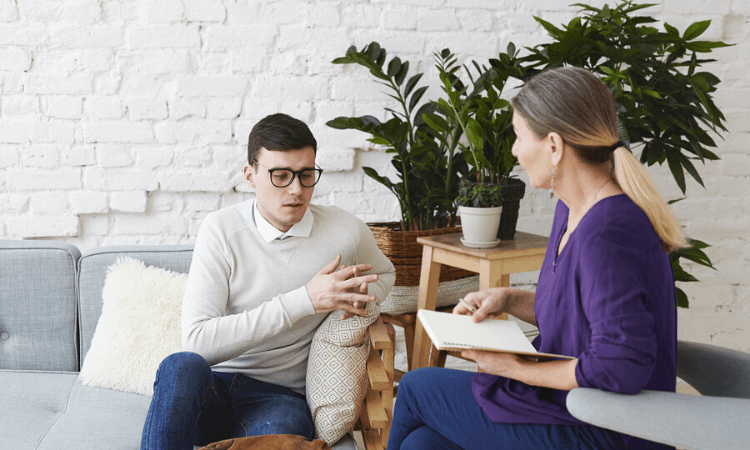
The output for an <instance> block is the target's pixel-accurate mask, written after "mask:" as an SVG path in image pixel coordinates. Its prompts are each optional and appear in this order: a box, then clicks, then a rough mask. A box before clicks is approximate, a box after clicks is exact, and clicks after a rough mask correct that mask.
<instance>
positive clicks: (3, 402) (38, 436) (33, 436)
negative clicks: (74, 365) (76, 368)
mask: <svg viewBox="0 0 750 450" xmlns="http://www.w3.org/2000/svg"><path fill="white" fill-rule="evenodd" d="M76 376H77V374H75V373H69V372H37V371H28V370H0V424H2V426H0V442H1V443H2V447H3V448H12V449H35V448H37V446H38V445H39V443H40V442H41V441H42V440H43V439H44V436H45V435H46V434H47V432H48V431H49V429H50V428H52V426H53V425H54V424H55V422H56V421H57V420H58V419H59V418H60V416H61V415H62V414H64V413H65V408H66V407H67V403H68V397H69V395H70V391H71V388H72V386H73V383H74V382H75V379H76Z"/></svg>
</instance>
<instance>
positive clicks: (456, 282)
mask: <svg viewBox="0 0 750 450" xmlns="http://www.w3.org/2000/svg"><path fill="white" fill-rule="evenodd" d="M333 63H334V64H356V65H359V66H363V67H365V68H367V69H368V70H369V72H370V74H371V75H372V76H373V77H374V78H375V80H376V81H378V82H379V83H380V84H382V85H383V86H385V88H386V92H387V94H388V96H389V97H390V98H391V99H393V100H394V101H395V105H396V106H395V108H393V107H389V106H387V105H386V106H384V109H385V111H387V113H388V115H389V118H388V120H386V121H381V120H379V119H377V118H376V117H374V116H371V115H365V116H361V117H337V118H335V119H333V120H330V121H328V122H327V125H328V126H330V127H332V128H335V129H342V130H347V129H353V130H358V131H361V132H363V133H366V134H367V135H369V136H370V137H369V138H368V139H367V140H368V141H369V142H370V143H372V144H374V145H379V146H382V147H385V149H386V152H387V153H390V154H392V156H393V158H392V160H391V163H392V165H393V168H394V169H395V170H396V174H397V177H396V178H395V179H391V178H389V177H388V176H386V175H384V174H380V173H378V172H377V171H376V170H375V169H374V168H372V167H363V170H364V172H365V174H366V175H367V176H369V177H370V178H372V179H374V180H375V181H377V182H378V183H380V184H382V185H383V186H385V187H386V188H388V190H390V191H391V192H392V193H393V194H394V195H395V196H396V199H397V200H398V202H399V206H400V211H401V220H400V221H399V222H389V223H370V224H368V225H369V226H370V229H371V230H372V232H373V235H374V236H375V239H376V241H377V243H378V246H379V247H380V249H381V250H382V251H383V253H385V255H386V256H387V257H388V258H389V259H390V260H391V261H392V262H393V263H394V265H395V266H396V287H395V288H394V289H393V290H392V291H391V294H390V295H389V298H388V299H386V301H385V302H384V303H383V305H382V308H383V309H382V310H383V312H387V313H391V314H396V313H402V312H413V311H416V292H417V290H418V286H419V276H420V269H421V264H422V246H421V244H419V243H417V241H416V240H417V238H418V237H421V236H430V235H436V234H446V233H456V232H458V231H460V227H459V225H458V221H457V216H456V205H455V202H454V199H455V196H456V193H457V192H458V181H459V178H460V174H461V173H464V172H465V171H466V163H465V161H464V159H463V154H462V153H461V152H460V151H457V148H456V146H457V140H453V139H447V140H446V139H444V138H443V136H438V134H437V133H436V132H435V131H434V130H433V129H432V128H431V127H430V126H429V125H427V123H426V122H425V120H424V116H425V115H426V114H429V113H431V112H432V111H434V108H435V106H434V104H432V103H430V102H423V103H422V104H420V101H421V99H422V97H423V95H424V94H425V91H426V90H427V88H428V87H427V86H420V85H419V84H420V80H421V79H422V76H423V73H417V74H414V75H412V76H409V66H410V64H409V61H404V60H401V59H400V58H399V57H392V58H391V59H390V60H388V58H387V52H386V50H385V49H384V48H382V47H381V46H380V45H379V44H378V43H377V42H371V43H370V44H368V45H366V46H365V47H363V48H362V49H361V50H357V48H356V47H355V46H352V47H350V48H349V49H348V50H347V51H346V55H345V56H343V57H340V58H336V59H335V60H334V61H333ZM456 132H457V131H456ZM468 278H471V279H468ZM441 280H442V281H443V282H442V283H441V284H440V287H439V288H438V306H443V305H450V304H455V303H456V301H457V299H458V298H459V297H461V296H463V295H465V294H466V293H468V292H470V291H471V290H476V288H477V286H478V284H477V282H476V277H475V276H474V274H473V273H471V272H467V271H465V270H461V269H456V268H449V267H445V268H444V269H443V271H442V273H441Z"/></svg>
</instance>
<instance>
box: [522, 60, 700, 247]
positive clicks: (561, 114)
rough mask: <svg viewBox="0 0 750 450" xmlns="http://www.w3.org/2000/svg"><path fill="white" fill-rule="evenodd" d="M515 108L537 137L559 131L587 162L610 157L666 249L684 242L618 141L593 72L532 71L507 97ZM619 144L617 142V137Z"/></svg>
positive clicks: (612, 113) (613, 115) (611, 107)
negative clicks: (538, 72) (518, 88)
mask: <svg viewBox="0 0 750 450" xmlns="http://www.w3.org/2000/svg"><path fill="white" fill-rule="evenodd" d="M511 104H512V105H513V108H514V110H515V112H517V113H518V114H520V115H521V117H523V118H524V119H525V120H526V123H527V124H528V126H529V128H530V129H531V130H532V131H533V132H534V134H536V135H537V137H539V138H542V137H544V136H547V135H548V134H549V133H551V132H556V133H558V134H559V135H560V136H561V137H562V139H563V141H565V143H566V144H568V145H569V146H570V147H572V148H574V149H575V150H576V151H577V152H578V155H579V156H580V157H581V159H582V160H584V161H586V162H588V163H590V164H602V163H605V162H607V161H612V165H613V178H614V180H615V182H616V183H617V184H618V185H619V186H620V188H621V189H622V190H623V192H625V194H626V195H627V196H628V197H630V199H631V200H633V202H634V203H635V204H636V205H638V206H639V207H640V208H641V209H642V210H643V212H645V213H646V216H648V219H649V221H650V222H651V225H652V226H653V227H654V230H655V231H656V234H657V235H658V236H659V238H660V239H661V241H662V246H663V247H664V249H665V250H667V251H668V252H671V251H673V250H676V249H677V248H679V247H684V246H686V245H687V242H686V241H685V237H684V235H683V233H682V227H681V226H680V223H679V222H678V221H677V218H676V217H675V215H674V213H672V211H671V210H670V209H669V207H668V206H667V203H666V202H665V201H664V199H663V198H662V197H661V195H660V194H659V191H657V190H656V187H655V186H654V184H653V182H651V178H649V176H648V173H646V170H645V169H644V168H643V165H642V164H641V163H640V162H639V161H638V160H637V159H636V158H635V157H634V156H633V154H632V153H630V151H629V150H628V149H627V148H626V147H625V146H624V145H619V146H617V147H616V148H615V150H614V151H612V147H613V145H614V144H616V143H620V142H619V133H618V127H617V112H616V109H615V103H614V99H613V98H612V94H611V93H610V92H609V90H608V89H607V86H606V85H605V84H604V82H602V81H601V80H600V79H599V78H598V77H597V76H596V75H594V74H593V73H591V72H589V71H587V70H584V69H580V68H577V67H563V68H558V69H553V70H548V71H545V72H542V73H540V74H539V75H536V76H535V77H533V78H531V79H530V80H529V81H527V82H526V84H524V86H523V88H522V89H521V90H520V92H519V93H518V95H517V96H516V97H515V98H514V99H513V100H511ZM620 144H621V143H620Z"/></svg>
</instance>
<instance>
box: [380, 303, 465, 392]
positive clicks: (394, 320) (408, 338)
mask: <svg viewBox="0 0 750 450" xmlns="http://www.w3.org/2000/svg"><path fill="white" fill-rule="evenodd" d="M454 306H455V305H450V306H443V307H440V308H437V310H438V311H447V312H450V311H453V307H454ZM380 317H381V318H382V319H383V323H387V324H391V325H395V326H397V327H401V328H403V329H404V343H405V344H406V358H407V366H408V368H407V371H409V370H411V364H412V362H411V360H412V357H413V354H414V329H415V327H416V323H417V313H416V312H413V313H403V314H386V313H380ZM435 353H437V352H435ZM440 353H442V354H443V355H442V359H441V361H442V364H440V366H439V367H443V366H445V352H440ZM436 363H437V361H436ZM404 373H405V372H403V371H401V370H398V369H395V372H394V374H395V375H394V380H395V381H399V380H401V377H402V376H404Z"/></svg>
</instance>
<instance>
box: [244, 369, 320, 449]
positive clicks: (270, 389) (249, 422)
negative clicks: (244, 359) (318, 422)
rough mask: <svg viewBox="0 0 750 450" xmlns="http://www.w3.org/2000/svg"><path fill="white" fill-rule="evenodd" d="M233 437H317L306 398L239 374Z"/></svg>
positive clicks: (281, 387) (283, 388) (280, 387)
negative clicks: (275, 435)
mask: <svg viewBox="0 0 750 450" xmlns="http://www.w3.org/2000/svg"><path fill="white" fill-rule="evenodd" d="M231 411H232V416H233V419H234V421H233V423H234V425H235V426H234V429H233V430H232V436H231V437H243V436H260V435H265V434H295V435H299V436H304V437H305V438H307V439H312V438H313V437H314V430H315V429H314V426H313V420H312V416H311V415H310V409H309V408H308V406H307V401H306V400H305V397H304V396H303V395H301V394H298V393H297V392H294V391H292V390H291V389H288V388H285V387H283V386H277V385H274V384H270V383H265V382H262V381H258V380H255V379H252V378H248V377H246V376H244V375H240V374H236V375H235V377H234V380H233V383H232V388H231Z"/></svg>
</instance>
